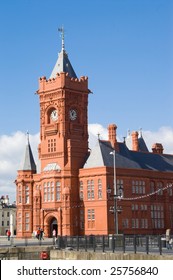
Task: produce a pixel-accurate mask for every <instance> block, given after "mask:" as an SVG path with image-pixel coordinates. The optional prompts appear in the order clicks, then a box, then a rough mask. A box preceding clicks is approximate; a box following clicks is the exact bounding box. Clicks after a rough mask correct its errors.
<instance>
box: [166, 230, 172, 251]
mask: <svg viewBox="0 0 173 280" xmlns="http://www.w3.org/2000/svg"><path fill="white" fill-rule="evenodd" d="M170 231H171V230H170V229H167V230H166V247H167V249H170V245H169V241H170V239H171V233H170Z"/></svg>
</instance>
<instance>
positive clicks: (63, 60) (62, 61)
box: [50, 49, 77, 79]
mask: <svg viewBox="0 0 173 280" xmlns="http://www.w3.org/2000/svg"><path fill="white" fill-rule="evenodd" d="M61 72H65V73H68V74H69V77H71V78H77V76H76V73H75V71H74V69H73V67H72V65H71V63H70V60H69V58H68V55H67V53H66V51H65V50H63V49H62V50H61V52H60V53H59V54H58V59H57V62H56V64H55V66H54V68H53V71H52V73H51V75H50V79H52V78H56V74H57V73H61Z"/></svg>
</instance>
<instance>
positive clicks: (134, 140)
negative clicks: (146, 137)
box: [132, 131, 139, 152]
mask: <svg viewBox="0 0 173 280" xmlns="http://www.w3.org/2000/svg"><path fill="white" fill-rule="evenodd" d="M132 151H136V152H138V151H139V143H138V132H137V131H133V132H132Z"/></svg>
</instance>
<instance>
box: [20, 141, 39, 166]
mask: <svg viewBox="0 0 173 280" xmlns="http://www.w3.org/2000/svg"><path fill="white" fill-rule="evenodd" d="M36 169H37V168H36V164H35V161H34V157H33V154H32V150H31V147H30V143H29V139H28V141H27V144H26V148H25V153H24V157H23V160H22V162H21V165H20V169H19V170H32V171H36Z"/></svg>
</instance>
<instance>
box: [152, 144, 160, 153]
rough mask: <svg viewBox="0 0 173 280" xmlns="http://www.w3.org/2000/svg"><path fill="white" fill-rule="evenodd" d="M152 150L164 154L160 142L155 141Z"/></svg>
mask: <svg viewBox="0 0 173 280" xmlns="http://www.w3.org/2000/svg"><path fill="white" fill-rule="evenodd" d="M152 151H153V153H154V154H163V146H162V144H160V143H155V144H153V146H152Z"/></svg>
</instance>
